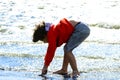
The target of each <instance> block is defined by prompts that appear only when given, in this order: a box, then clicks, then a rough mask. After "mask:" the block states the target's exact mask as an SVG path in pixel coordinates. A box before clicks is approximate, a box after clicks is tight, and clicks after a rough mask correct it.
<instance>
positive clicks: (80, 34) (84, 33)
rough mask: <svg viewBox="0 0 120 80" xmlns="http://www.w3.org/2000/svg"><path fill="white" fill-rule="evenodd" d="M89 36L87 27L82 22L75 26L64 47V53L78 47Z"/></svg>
mask: <svg viewBox="0 0 120 80" xmlns="http://www.w3.org/2000/svg"><path fill="white" fill-rule="evenodd" d="M89 34H90V29H89V28H88V26H87V25H86V24H84V23H82V22H80V23H78V24H77V25H76V26H75V30H74V32H73V33H72V35H71V37H70V39H69V40H68V42H67V43H66V44H65V46H64V50H65V51H66V52H69V51H72V50H73V49H74V48H76V47H77V46H78V45H80V44H81V43H82V42H83V41H84V40H85V39H86V38H87V37H88V36H89Z"/></svg>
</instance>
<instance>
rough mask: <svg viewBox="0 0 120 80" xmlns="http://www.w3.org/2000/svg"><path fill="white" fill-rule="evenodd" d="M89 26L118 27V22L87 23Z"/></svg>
mask: <svg viewBox="0 0 120 80" xmlns="http://www.w3.org/2000/svg"><path fill="white" fill-rule="evenodd" d="M89 25H90V26H91V27H98V28H105V29H120V25H119V24H109V23H104V22H100V23H94V24H89Z"/></svg>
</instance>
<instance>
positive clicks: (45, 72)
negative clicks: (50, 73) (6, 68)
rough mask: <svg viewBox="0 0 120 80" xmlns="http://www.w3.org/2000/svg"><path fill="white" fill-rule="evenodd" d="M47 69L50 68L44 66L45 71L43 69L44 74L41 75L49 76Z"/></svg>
mask: <svg viewBox="0 0 120 80" xmlns="http://www.w3.org/2000/svg"><path fill="white" fill-rule="evenodd" d="M47 69H48V67H47V66H44V67H43V69H42V74H41V75H45V74H47Z"/></svg>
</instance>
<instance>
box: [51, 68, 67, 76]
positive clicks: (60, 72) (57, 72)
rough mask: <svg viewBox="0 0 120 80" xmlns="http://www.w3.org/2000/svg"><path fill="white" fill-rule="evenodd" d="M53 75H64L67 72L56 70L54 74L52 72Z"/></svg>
mask: <svg viewBox="0 0 120 80" xmlns="http://www.w3.org/2000/svg"><path fill="white" fill-rule="evenodd" d="M53 74H60V75H66V74H67V71H65V70H62V69H61V70H58V71H56V72H53Z"/></svg>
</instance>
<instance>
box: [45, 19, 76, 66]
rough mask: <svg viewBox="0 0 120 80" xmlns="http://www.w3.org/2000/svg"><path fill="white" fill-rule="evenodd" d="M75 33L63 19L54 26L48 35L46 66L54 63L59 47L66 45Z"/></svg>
mask: <svg viewBox="0 0 120 80" xmlns="http://www.w3.org/2000/svg"><path fill="white" fill-rule="evenodd" d="M73 31H74V27H73V26H72V25H71V24H70V22H69V21H68V20H67V19H65V18H63V19H62V20H60V22H59V23H58V24H57V25H52V26H51V27H50V29H49V31H48V33H47V38H48V49H47V53H46V55H45V63H44V64H45V65H46V66H49V64H50V62H51V61H52V59H53V57H54V54H55V50H56V48H57V47H59V46H61V45H62V44H63V43H66V42H67V41H68V39H69V37H70V36H71V34H72V32H73Z"/></svg>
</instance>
